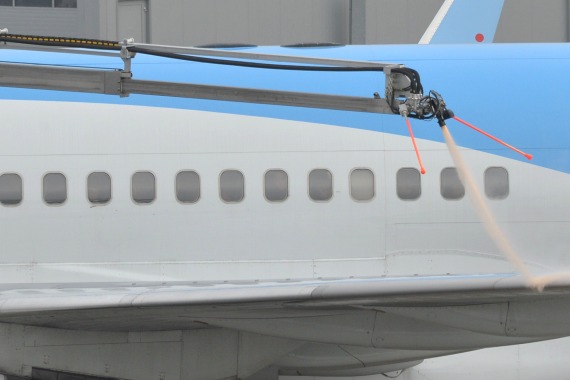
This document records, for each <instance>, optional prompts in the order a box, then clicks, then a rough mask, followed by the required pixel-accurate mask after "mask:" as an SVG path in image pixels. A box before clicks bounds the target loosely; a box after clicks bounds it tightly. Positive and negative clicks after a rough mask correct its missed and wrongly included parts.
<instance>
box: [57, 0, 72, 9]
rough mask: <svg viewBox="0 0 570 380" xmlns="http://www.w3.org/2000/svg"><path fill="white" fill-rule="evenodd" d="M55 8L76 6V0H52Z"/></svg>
mask: <svg viewBox="0 0 570 380" xmlns="http://www.w3.org/2000/svg"><path fill="white" fill-rule="evenodd" d="M53 6H54V7H55V8H77V0H54V1H53Z"/></svg>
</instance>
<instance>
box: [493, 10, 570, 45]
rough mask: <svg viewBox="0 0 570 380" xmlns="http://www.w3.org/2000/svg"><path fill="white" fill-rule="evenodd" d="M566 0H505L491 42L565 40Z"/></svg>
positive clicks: (567, 15)
mask: <svg viewBox="0 0 570 380" xmlns="http://www.w3.org/2000/svg"><path fill="white" fill-rule="evenodd" d="M568 3H569V2H568V0H543V1H534V0H505V6H504V8H503V12H502V14H501V18H500V20H499V27H498V28H497V33H496V35H495V42H565V41H568V40H569V39H568V37H569V36H568V17H569V14H568V12H569V9H568Z"/></svg>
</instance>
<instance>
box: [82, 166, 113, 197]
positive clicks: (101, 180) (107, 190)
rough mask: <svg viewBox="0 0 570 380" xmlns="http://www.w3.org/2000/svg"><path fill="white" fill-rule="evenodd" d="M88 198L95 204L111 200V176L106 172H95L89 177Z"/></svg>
mask: <svg viewBox="0 0 570 380" xmlns="http://www.w3.org/2000/svg"><path fill="white" fill-rule="evenodd" d="M87 199H89V202H91V203H95V204H103V203H107V202H109V201H110V200H111V177H109V174H107V173H104V172H93V173H91V174H89V176H88V177H87Z"/></svg>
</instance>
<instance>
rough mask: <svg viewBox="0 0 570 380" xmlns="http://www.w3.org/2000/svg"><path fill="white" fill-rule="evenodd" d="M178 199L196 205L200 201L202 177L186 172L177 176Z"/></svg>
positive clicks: (193, 172) (192, 172)
mask: <svg viewBox="0 0 570 380" xmlns="http://www.w3.org/2000/svg"><path fill="white" fill-rule="evenodd" d="M176 199H178V200H179V201H180V202H182V203H196V202H198V199H200V176H199V175H198V173H196V172H195V171H190V170H185V171H182V172H180V173H178V174H177V175H176Z"/></svg>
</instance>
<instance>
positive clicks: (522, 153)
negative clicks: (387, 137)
mask: <svg viewBox="0 0 570 380" xmlns="http://www.w3.org/2000/svg"><path fill="white" fill-rule="evenodd" d="M453 118H454V119H455V120H457V121H458V122H460V123H461V124H463V125H466V126H468V127H469V128H471V129H474V130H476V131H477V132H479V133H481V134H483V135H485V136H487V137H488V138H490V139H491V140H494V141H496V142H498V143H499V144H501V145H504V146H506V147H507V148H509V149H512V150H514V151H515V152H517V153H518V154H521V155H523V156H525V157H526V158H527V159H529V160H532V154H528V153H525V152H523V151H522V150H520V149H517V148H515V147H514V146H512V145H509V144H507V143H506V142H504V141H501V140H499V139H498V138H496V137H495V136H491V135H490V134H488V133H487V132H485V131H483V130H481V129H479V128H477V127H476V126H474V125H473V124H469V123H468V122H466V121H465V120H461V119H460V118H458V117H457V116H453ZM412 139H413V137H412ZM414 145H415V143H414Z"/></svg>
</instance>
